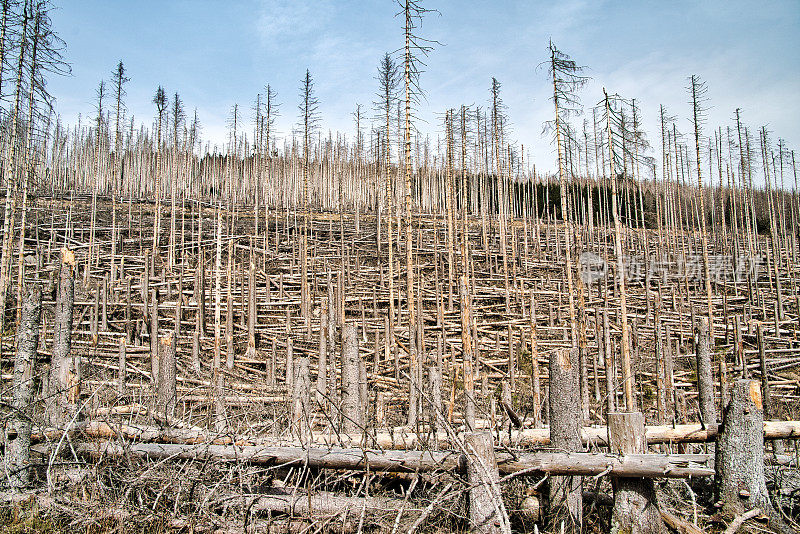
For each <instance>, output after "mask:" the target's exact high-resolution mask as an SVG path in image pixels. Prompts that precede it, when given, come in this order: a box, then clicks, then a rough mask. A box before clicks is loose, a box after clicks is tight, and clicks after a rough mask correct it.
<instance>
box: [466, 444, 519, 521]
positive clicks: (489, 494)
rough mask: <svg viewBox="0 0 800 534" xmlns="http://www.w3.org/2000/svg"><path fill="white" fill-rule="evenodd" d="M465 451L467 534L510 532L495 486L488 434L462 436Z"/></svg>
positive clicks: (492, 446)
mask: <svg viewBox="0 0 800 534" xmlns="http://www.w3.org/2000/svg"><path fill="white" fill-rule="evenodd" d="M464 446H465V448H466V450H467V482H468V483H469V485H470V487H471V488H472V489H470V490H469V525H470V532H473V533H479V534H495V533H500V532H510V529H509V527H508V524H507V519H506V517H505V514H504V513H503V501H502V497H501V495H500V492H499V489H498V487H497V485H496V484H497V482H499V480H500V475H499V473H498V471H497V458H496V457H495V454H494V440H493V439H492V433H491V432H470V433H468V434H466V435H465V436H464Z"/></svg>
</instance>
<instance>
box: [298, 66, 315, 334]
mask: <svg viewBox="0 0 800 534" xmlns="http://www.w3.org/2000/svg"><path fill="white" fill-rule="evenodd" d="M298 109H299V110H300V124H299V127H300V128H302V130H303V198H302V201H301V202H302V206H303V245H302V247H303V248H302V250H301V253H300V314H301V315H302V316H303V320H304V321H305V323H306V327H308V326H309V323H310V321H311V314H310V312H309V306H308V303H309V290H308V233H309V222H308V219H309V216H310V210H311V203H310V199H309V189H308V174H309V151H310V149H311V139H312V137H313V135H314V132H316V130H317V128H318V127H319V120H320V119H319V99H318V98H317V97H316V96H315V95H314V81H313V79H312V78H311V72H310V71H309V70H308V69H306V75H305V76H304V77H303V81H302V82H301V84H300V105H299V106H298Z"/></svg>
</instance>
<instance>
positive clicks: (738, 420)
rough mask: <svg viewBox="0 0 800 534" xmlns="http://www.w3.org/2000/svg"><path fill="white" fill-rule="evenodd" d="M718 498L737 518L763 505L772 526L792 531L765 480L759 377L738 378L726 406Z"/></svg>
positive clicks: (728, 514)
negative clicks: (756, 379) (773, 501)
mask: <svg viewBox="0 0 800 534" xmlns="http://www.w3.org/2000/svg"><path fill="white" fill-rule="evenodd" d="M715 467H716V471H717V473H716V477H715V481H716V485H717V488H716V489H717V499H718V501H719V502H720V503H721V505H722V510H721V512H722V515H723V516H725V517H731V518H732V517H735V516H737V515H739V514H742V513H745V512H747V511H749V510H751V509H753V508H760V509H761V511H762V512H763V513H764V515H766V516H767V517H769V522H770V527H772V529H773V530H775V531H778V532H787V533H788V532H792V530H791V529H790V528H789V527H788V526H787V525H786V524H785V523H784V521H783V518H782V517H781V516H780V513H779V512H778V511H777V510H776V509H775V508H774V507H773V506H772V502H771V501H770V498H769V493H767V484H766V481H765V479H764V410H763V404H762V400H761V387H760V385H759V383H758V382H757V381H755V380H749V379H741V380H737V381H736V383H735V384H734V386H733V389H732V390H731V400H730V402H729V403H728V406H727V407H726V408H725V411H724V415H723V419H722V430H721V432H720V433H719V434H718V435H717V447H716V462H715Z"/></svg>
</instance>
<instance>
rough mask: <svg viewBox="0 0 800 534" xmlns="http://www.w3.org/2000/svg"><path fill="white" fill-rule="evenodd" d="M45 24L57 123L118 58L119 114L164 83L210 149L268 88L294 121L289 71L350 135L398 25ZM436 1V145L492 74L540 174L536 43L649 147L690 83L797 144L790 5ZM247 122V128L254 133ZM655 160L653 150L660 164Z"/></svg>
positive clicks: (388, 6) (256, 2) (330, 8)
mask: <svg viewBox="0 0 800 534" xmlns="http://www.w3.org/2000/svg"><path fill="white" fill-rule="evenodd" d="M56 4H57V5H58V8H57V9H56V10H55V11H54V12H53V14H52V18H53V24H54V27H55V29H56V31H57V32H58V33H59V34H60V36H61V37H62V38H63V39H64V40H65V41H66V43H67V51H66V58H67V60H68V61H69V62H70V63H71V64H72V70H73V74H72V76H70V77H62V78H52V79H51V80H50V82H49V84H50V85H49V87H50V90H51V93H52V94H53V95H54V96H55V97H56V99H57V103H56V109H57V111H58V112H59V113H60V114H61V115H62V120H63V121H65V122H67V123H74V122H76V121H77V117H78V114H79V113H82V114H83V115H84V116H86V115H91V114H93V109H94V105H95V102H94V94H95V90H96V88H97V85H98V84H99V82H100V80H101V79H105V80H108V79H109V78H110V75H111V71H112V70H113V68H114V67H115V66H116V64H117V62H118V61H119V60H120V59H121V60H122V61H123V62H124V63H125V66H126V68H127V70H128V73H129V76H130V77H131V82H130V83H129V84H128V86H127V90H128V97H127V104H128V108H129V113H133V114H134V116H135V117H136V123H137V125H138V124H139V123H141V122H144V124H146V125H148V126H149V125H150V124H151V123H152V121H153V117H154V116H155V108H154V106H153V104H152V103H151V100H152V96H153V94H154V92H155V89H156V87H157V86H158V85H159V84H161V85H163V86H164V88H165V89H166V91H167V93H168V94H169V95H172V94H174V93H175V92H176V91H177V92H178V93H179V94H180V96H181V99H182V100H183V102H184V104H185V106H186V109H187V112H188V113H191V112H192V110H193V109H194V108H197V111H198V115H199V118H200V121H201V123H202V125H203V138H204V140H208V141H211V142H212V144H213V143H218V144H220V145H221V144H222V143H224V140H225V138H226V133H225V132H226V119H227V117H228V115H229V112H230V109H231V107H232V106H233V105H234V104H235V103H238V104H239V105H240V106H242V107H243V108H245V109H246V113H245V115H244V116H245V118H247V119H248V120H250V117H251V112H250V111H249V110H250V108H251V106H252V105H253V102H254V101H255V98H256V94H257V93H259V92H262V93H263V91H264V89H263V88H264V86H265V85H266V84H267V83H269V84H270V85H271V86H272V87H273V88H274V89H275V90H276V91H277V93H278V101H279V102H280V103H281V104H282V105H281V115H282V116H281V117H280V118H279V120H278V124H277V126H278V130H279V132H280V133H281V134H282V135H283V136H287V135H290V134H291V129H292V125H293V124H294V123H295V122H296V121H297V116H298V112H297V104H298V103H299V96H298V90H299V85H300V80H301V78H302V77H303V74H304V73H305V70H306V68H308V69H309V70H310V72H311V74H312V76H313V78H314V80H315V84H316V92H317V96H318V98H319V100H320V107H319V110H320V113H321V117H322V127H323V129H324V131H327V130H328V129H333V130H339V131H342V132H345V133H347V134H348V135H349V136H352V135H353V132H354V128H355V127H354V124H353V119H352V112H353V110H354V109H355V105H356V103H361V104H362V105H366V106H370V105H371V103H372V101H373V100H374V99H375V97H374V93H375V91H376V89H377V82H376V81H375V74H376V69H377V65H378V60H379V59H380V57H381V55H382V54H383V53H384V52H385V51H389V52H391V51H394V50H396V49H398V48H399V47H401V46H402V44H403V40H402V28H401V20H400V19H398V18H396V17H395V13H396V11H397V9H398V8H397V5H396V4H395V3H393V2H392V1H390V0H380V1H348V0H339V1H334V0H296V1H291V0H248V1H245V0H241V1H230V2H224V1H219V2H213V1H208V0H194V1H190V0H173V1H164V0H162V1H157V0H156V1H150V0H139V1H137V2H122V1H112V0H105V1H99V0H98V1H88V0H86V1H81V0H73V1H66V0H61V2H60V3H59V2H58V0H56ZM425 6H426V7H429V8H432V9H437V10H438V11H439V12H440V13H441V16H439V15H437V14H435V13H432V14H430V15H429V16H428V17H426V19H425V20H424V22H423V26H422V29H421V34H422V35H423V36H424V37H427V38H430V39H435V40H437V41H439V42H440V43H442V44H441V45H437V46H436V48H435V50H433V52H431V54H430V56H429V58H428V60H427V65H428V66H427V68H426V69H425V70H426V72H424V73H423V74H422V77H421V85H422V87H423V89H424V90H425V91H426V93H427V100H426V101H423V104H422V106H421V109H420V115H421V117H423V118H424V119H426V120H427V123H423V124H420V128H421V130H423V132H427V133H430V135H431V138H432V141H433V142H434V144H435V141H436V136H437V135H439V134H440V132H441V130H442V127H441V124H440V118H439V117H440V114H441V113H442V112H443V111H444V110H445V109H446V108H449V107H458V106H460V105H461V104H468V105H482V106H485V105H486V104H487V102H488V97H489V93H488V89H489V85H490V82H491V78H492V77H493V76H494V77H496V78H497V79H498V80H499V81H500V82H501V83H502V84H503V88H502V97H503V99H504V101H505V103H506V105H507V106H508V114H509V117H510V120H511V126H512V129H513V138H514V139H515V140H516V141H517V142H518V143H522V144H524V145H525V149H526V152H527V153H528V154H529V156H526V159H528V158H529V157H530V158H533V162H535V163H536V165H537V168H539V169H543V170H545V169H552V168H553V167H554V163H555V155H554V151H553V148H552V147H551V146H550V144H549V140H548V139H547V138H544V137H542V135H541V131H542V124H543V122H544V121H546V120H548V119H549V118H550V115H551V114H552V104H551V103H550V102H549V100H548V96H549V91H550V87H551V86H550V85H549V83H548V79H547V72H546V69H544V68H537V65H539V64H540V63H541V62H542V61H544V60H546V59H547V57H548V56H547V50H546V48H547V43H548V40H549V39H551V38H552V39H553V41H554V43H555V44H556V45H557V46H558V47H559V48H560V49H562V50H563V51H564V52H566V53H568V54H570V55H571V56H572V57H573V58H574V59H575V60H576V61H577V62H578V63H580V64H582V65H586V66H587V67H588V70H587V74H588V75H589V76H591V77H592V81H591V83H590V84H589V85H587V86H586V87H585V88H584V89H583V90H582V92H581V97H582V100H583V102H584V104H585V105H586V106H587V108H588V106H589V105H591V104H595V103H596V102H597V101H599V100H600V98H601V97H602V88H603V87H606V88H607V89H608V91H609V92H610V93H613V92H617V93H619V94H621V95H623V96H625V97H628V98H636V99H637V100H638V101H639V102H640V105H641V108H642V113H643V118H644V126H645V128H646V130H647V132H648V134H649V136H650V138H651V140H652V141H653V142H654V145H655V146H656V150H657V153H658V154H660V151H659V150H660V149H658V144H657V142H658V141H659V139H660V137H659V133H658V132H659V130H658V123H657V117H658V106H659V104H664V105H666V106H667V108H668V110H669V111H670V113H671V114H673V115H676V116H677V117H678V120H679V122H678V128H679V129H680V130H683V131H684V132H689V130H690V123H689V120H688V119H689V116H690V106H689V104H688V99H689V97H688V94H687V92H686V89H685V88H686V85H687V83H688V82H687V77H688V76H689V75H690V74H697V75H699V76H700V77H701V78H702V79H704V80H705V81H706V82H707V84H708V97H709V99H710V100H709V105H710V106H711V108H710V110H709V113H708V130H709V131H710V129H711V128H713V127H716V126H718V125H722V126H723V127H724V126H726V125H729V124H731V117H732V115H733V110H734V109H735V108H736V107H740V108H742V113H743V118H744V121H745V122H746V124H748V125H750V126H751V127H760V126H761V125H767V127H768V128H769V129H770V130H771V131H772V132H773V137H774V138H775V139H777V138H778V137H782V138H784V139H785V140H786V141H787V143H788V145H789V147H790V148H800V146H799V145H798V144H799V143H800V106H799V105H798V102H797V100H798V96H800V2H797V1H794V0H787V1H775V2H773V1H766V2H741V1H736V0H728V1H718V2H717V1H715V2H710V1H709V2H694V1H687V2H664V1H638V2H634V1H630V2H623V1H616V2H612V1H600V0H597V1H590V0H566V1H558V2H553V1H551V2H540V1H523V0H519V1H513V0H512V1H488V0H487V1H466V0H465V1H457V0H430V1H427V2H425ZM251 128H252V127H251V126H250V125H249V124H248V132H249V131H252V129H251ZM659 159H660V158H659Z"/></svg>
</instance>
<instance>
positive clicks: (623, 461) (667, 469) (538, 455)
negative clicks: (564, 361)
mask: <svg viewBox="0 0 800 534" xmlns="http://www.w3.org/2000/svg"><path fill="white" fill-rule="evenodd" d="M74 448H75V451H76V452H77V453H78V454H82V455H85V456H89V457H91V458H94V459H99V458H109V457H111V458H120V457H125V456H129V457H134V458H149V459H153V460H165V459H182V460H214V461H237V462H247V463H252V464H259V465H273V466H276V465H277V466H290V465H308V466H309V467H316V468H326V469H344V470H356V471H360V470H366V469H369V470H370V471H373V472H375V471H382V472H430V471H448V470H450V471H454V470H461V469H462V467H463V461H462V455H461V454H460V453H459V452H455V451H405V450H377V449H357V448H325V447H311V448H307V449H304V448H302V447H270V446H251V445H247V446H237V445H211V444H202V445H183V444H171V443H136V444H131V445H129V446H127V447H124V448H123V447H122V446H121V445H119V444H117V443H114V442H110V441H98V442H89V443H76V444H75V445H74ZM45 449H46V447H39V448H38V449H37V450H38V451H39V452H45ZM698 458H699V457H698V455H689V456H687V455H660V454H629V455H623V456H620V455H613V454H604V453H564V452H533V453H517V454H513V455H512V454H511V453H508V452H497V463H498V470H499V472H500V473H501V474H504V475H511V474H514V473H519V474H528V473H550V474H553V475H580V476H594V475H601V474H612V475H615V476H626V477H651V478H686V477H702V476H710V475H712V474H713V473H714V470H713V469H709V468H707V467H704V466H701V465H698V464H697V463H696V462H695V460H696V459H698Z"/></svg>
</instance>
